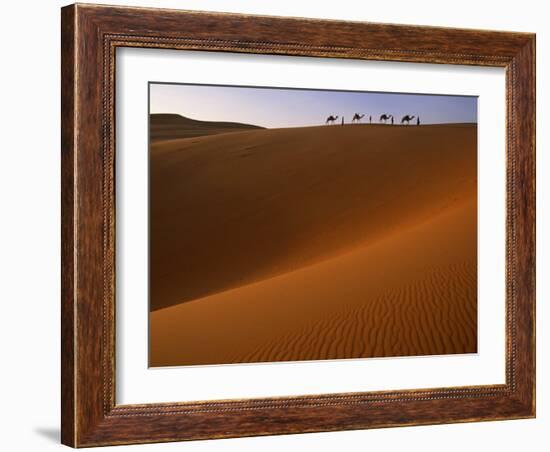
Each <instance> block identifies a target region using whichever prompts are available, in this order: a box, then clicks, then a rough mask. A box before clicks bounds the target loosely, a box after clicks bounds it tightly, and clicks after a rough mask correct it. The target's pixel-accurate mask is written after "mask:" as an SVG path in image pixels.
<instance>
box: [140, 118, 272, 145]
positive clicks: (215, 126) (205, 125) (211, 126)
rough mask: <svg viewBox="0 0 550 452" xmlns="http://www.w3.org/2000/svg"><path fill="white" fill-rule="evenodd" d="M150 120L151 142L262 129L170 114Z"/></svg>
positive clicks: (236, 123) (248, 125)
mask: <svg viewBox="0 0 550 452" xmlns="http://www.w3.org/2000/svg"><path fill="white" fill-rule="evenodd" d="M149 118H150V122H149V125H150V129H149V133H150V138H151V141H158V140H167V139H168V140H174V139H178V138H190V137H198V136H203V135H215V134H219V133H228V132H236V131H242V130H250V129H261V128H262V127H259V126H254V125H251V124H241V123H239V122H211V121H197V120H195V119H190V118H186V117H185V116H180V115H176V114H168V113H159V114H152V115H150V117H149Z"/></svg>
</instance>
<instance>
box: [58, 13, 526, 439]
mask: <svg viewBox="0 0 550 452" xmlns="http://www.w3.org/2000/svg"><path fill="white" fill-rule="evenodd" d="M61 28H62V30H61V31H62V150H61V154H62V348H61V352H62V361H61V362H62V366H61V374H62V379H61V384H62V435H61V436H62V442H63V443H64V444H67V445H70V446H74V447H83V446H97V445H109V444H128V443H147V442H159V441H178V440H192V439H202V438H226V437H235V436H250V435H271V434H283V433H298V432H318V431H331V430H347V429H363V428H374V427H389V426H402V425H420V424H440V423H448V422H468V421H483V420H497V419H519V418H529V417H534V416H535V35H533V34H527V33H508V32H494V31H480V30H461V29H448V28H435V27H417V26H405V25H385V24H372V23H355V22H337V21H327V20H311V19H295V18H279V17H261V16H245V15H234V14H217V13H199V12H187V11H174V10H161V9H144V8H124V7H108V6H94V5H80V4H76V5H71V6H67V7H65V8H63V9H62V27H61ZM329 36H330V41H329V39H328V37H329ZM117 47H149V48H169V49H185V50H202V51H204V50H209V51H221V52H242V53H262V54H278V55H301V56H317V57H330V58H354V59H369V60H389V61H404V62H425V63H441V64H466V65H479V66H499V67H504V68H506V105H507V143H506V161H507V181H506V184H507V219H506V269H507V270H506V306H507V308H506V343H507V347H506V383H505V384H503V385H492V386H475V387H453V388H437V389H421V390H405V391H389V392H364V393H353V394H337V395H335V394H330V395H328V394H327V395H317V396H301V397H279V398H268V399H245V400H224V401H215V402H202V403H185V402H184V403H178V402H174V403H165V404H148V405H123V406H121V405H117V404H116V403H115V395H114V394H115V384H114V379H115V359H114V356H115V354H114V347H115V343H114V332H115V330H114V328H115V323H114V316H115V304H114V288H115V274H114V273H115V266H114V262H115V261H114V258H115V255H114V240H115V230H114V222H115V210H114V196H115V192H114V178H115V174H114V157H115V143H114V140H115V137H114V94H113V93H114V86H115V84H114V82H115V80H114V78H115V71H114V68H115V64H116V58H115V49H116V48H117ZM503 151H504V150H503Z"/></svg>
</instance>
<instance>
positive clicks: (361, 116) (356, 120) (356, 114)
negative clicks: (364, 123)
mask: <svg viewBox="0 0 550 452" xmlns="http://www.w3.org/2000/svg"><path fill="white" fill-rule="evenodd" d="M363 116H365V115H364V114H362V115H360V114H359V113H355V114H354V115H353V119H352V120H351V122H361V119H363Z"/></svg>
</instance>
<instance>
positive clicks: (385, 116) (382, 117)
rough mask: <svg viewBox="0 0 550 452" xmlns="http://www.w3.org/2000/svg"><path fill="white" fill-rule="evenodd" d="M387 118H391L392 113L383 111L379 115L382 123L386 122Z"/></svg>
mask: <svg viewBox="0 0 550 452" xmlns="http://www.w3.org/2000/svg"><path fill="white" fill-rule="evenodd" d="M388 119H393V115H389V114H387V113H384V114H383V115H381V116H380V122H383V123H384V124H386V123H387V122H388Z"/></svg>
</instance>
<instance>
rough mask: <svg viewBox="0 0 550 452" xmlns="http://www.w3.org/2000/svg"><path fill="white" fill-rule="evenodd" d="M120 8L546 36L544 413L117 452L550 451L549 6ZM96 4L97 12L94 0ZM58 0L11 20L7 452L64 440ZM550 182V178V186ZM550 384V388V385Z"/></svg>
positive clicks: (3, 228) (6, 132)
mask: <svg viewBox="0 0 550 452" xmlns="http://www.w3.org/2000/svg"><path fill="white" fill-rule="evenodd" d="M117 2H118V3H119V4H133V5H142V6H164V7H173V8H187V9H203V10H213V11H231V12H243V13H258V14H274V15H290V16H305V17H319V18H331V19H352V20H368V21H380V22H394V23H414V24H425V25H442V26H457V27H459V26H460V27H470V28H490V29H502V30H517V31H531V32H537V33H538V36H537V66H538V70H537V80H538V87H537V89H538V93H537V95H538V98H537V104H538V108H537V113H538V118H537V135H538V136H537V146H538V150H539V152H538V155H537V158H538V182H537V190H538V194H537V205H538V220H537V229H538V231H539V234H538V249H537V265H538V275H542V277H540V278H538V286H537V297H538V311H537V319H538V320H537V326H538V332H537V336H538V337H537V340H538V353H537V355H538V362H537V374H538V381H539V385H538V396H537V403H538V410H537V411H538V412H537V419H536V420H524V421H505V422H490V423H477V424H471V423H470V424H460V425H447V426H434V427H432V426H427V427H406V428H398V429H382V430H370V431H357V432H339V433H322V434H307V435H292V436H279V437H266V438H245V439H233V440H223V441H203V442H193V443H186V444H181V443H179V444H162V445H145V446H131V448H127V447H118V448H117V449H115V450H158V451H162V450H176V449H177V450H183V451H239V452H240V451H244V452H246V451H258V450H262V451H280V450H284V449H287V450H316V451H318V450H327V451H328V450H334V449H338V450H346V451H363V450H365V449H367V448H368V449H370V450H378V449H384V450H390V451H393V450H402V449H405V448H406V450H407V451H416V450H418V451H432V450H433V451H439V450H445V451H464V450H469V449H470V450H485V449H494V450H499V451H513V450H514V451H515V450H520V449H522V450H535V451H542V450H546V449H547V447H548V445H547V444H544V445H543V443H542V439H543V435H544V433H546V436H547V433H548V431H549V429H550V411H549V409H548V405H549V403H550V399H549V396H548V394H550V392H549V391H548V390H547V385H548V384H550V383H548V376H547V372H546V371H547V369H548V362H549V359H550V354H549V353H548V351H547V345H548V342H549V340H550V339H549V337H550V336H549V335H548V333H547V332H545V331H544V330H543V328H541V326H542V325H545V324H547V323H548V322H549V321H550V316H549V313H550V311H549V309H548V308H547V307H546V306H545V305H544V301H545V298H547V297H548V294H549V289H550V286H549V282H548V278H544V276H543V275H544V274H545V273H546V274H547V273H548V271H549V269H548V259H549V258H550V249H549V248H550V241H549V240H548V238H547V237H548V236H547V233H545V231H548V230H550V216H549V215H550V214H549V210H548V206H549V205H550V178H549V177H547V176H548V173H549V171H550V161H549V159H550V157H549V155H548V153H547V152H543V151H542V150H544V149H547V148H548V145H549V142H548V141H549V138H550V132H548V128H547V127H542V126H543V124H545V123H547V122H548V121H549V120H550V118H549V115H548V108H549V101H550V98H549V87H550V85H549V83H550V82H549V80H550V65H549V63H548V57H547V55H549V54H550V31H546V30H543V29H544V28H545V27H546V28H547V24H546V23H545V22H546V20H547V17H548V13H547V12H546V11H545V2H540V1H536V0H523V1H522V2H521V3H518V2H517V1H513V2H512V1H503V0H502V1H486V2H480V1H479V0H476V1H470V0H462V1H460V2H453V3H441V2H439V1H422V0H415V1H410V0H409V1H402V0H393V1H391V2H357V1H353V0H339V1H323V2H321V1H316V2H310V1H307V2H306V1H302V2H298V1H296V0H289V1H283V0H279V1H278V2H259V1H254V0H250V1H237V0H233V1H229V0H227V1H224V0H217V1H214V0H212V1H209V0H202V1H198V0H197V1H176V0H173V1H168V0H165V1H160V0H159V1H156V2H153V1H152V0H149V1H140V0H130V1H123V0H117ZM94 3H95V2H94ZM63 4H64V3H63V2H59V1H47V2H46V1H31V0H29V1H26V2H9V3H7V4H6V5H4V7H3V10H2V16H3V19H4V21H3V23H2V27H1V29H0V33H1V34H2V36H1V38H2V39H0V42H1V46H2V52H1V57H2V70H1V71H0V81H1V84H0V87H1V89H2V96H1V97H0V99H1V108H0V116H1V118H0V124H1V126H0V131H1V137H2V140H1V141H0V143H1V144H2V146H1V150H2V153H1V156H2V165H1V166H0V196H1V204H0V205H1V206H2V217H1V220H2V221H1V222H0V256H1V257H0V266H1V268H0V275H2V279H1V280H0V281H1V282H2V285H1V288H2V292H1V294H2V296H1V300H2V308H3V310H2V314H3V315H2V317H1V319H2V324H1V327H0V335H1V341H0V344H1V352H2V361H1V362H2V371H3V372H2V373H1V374H0V380H1V384H0V388H1V389H0V391H1V393H0V401H1V403H2V406H1V408H0V416H1V419H0V425H2V435H1V437H0V441H1V442H2V443H1V446H0V447H2V449H5V450H9V451H18V450H22V451H23V450H29V451H38V450H40V451H45V450H54V449H60V448H61V446H59V444H58V442H59V439H58V436H59V430H58V424H59V367H60V354H59V347H60V345H59V280H60V270H59V247H60V242H59V95H60V94H59V85H60V83H59V21H60V16H59V7H60V6H62V5H63ZM545 176H546V177H545ZM545 379H546V380H547V381H546V384H545V382H544V380H545Z"/></svg>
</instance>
